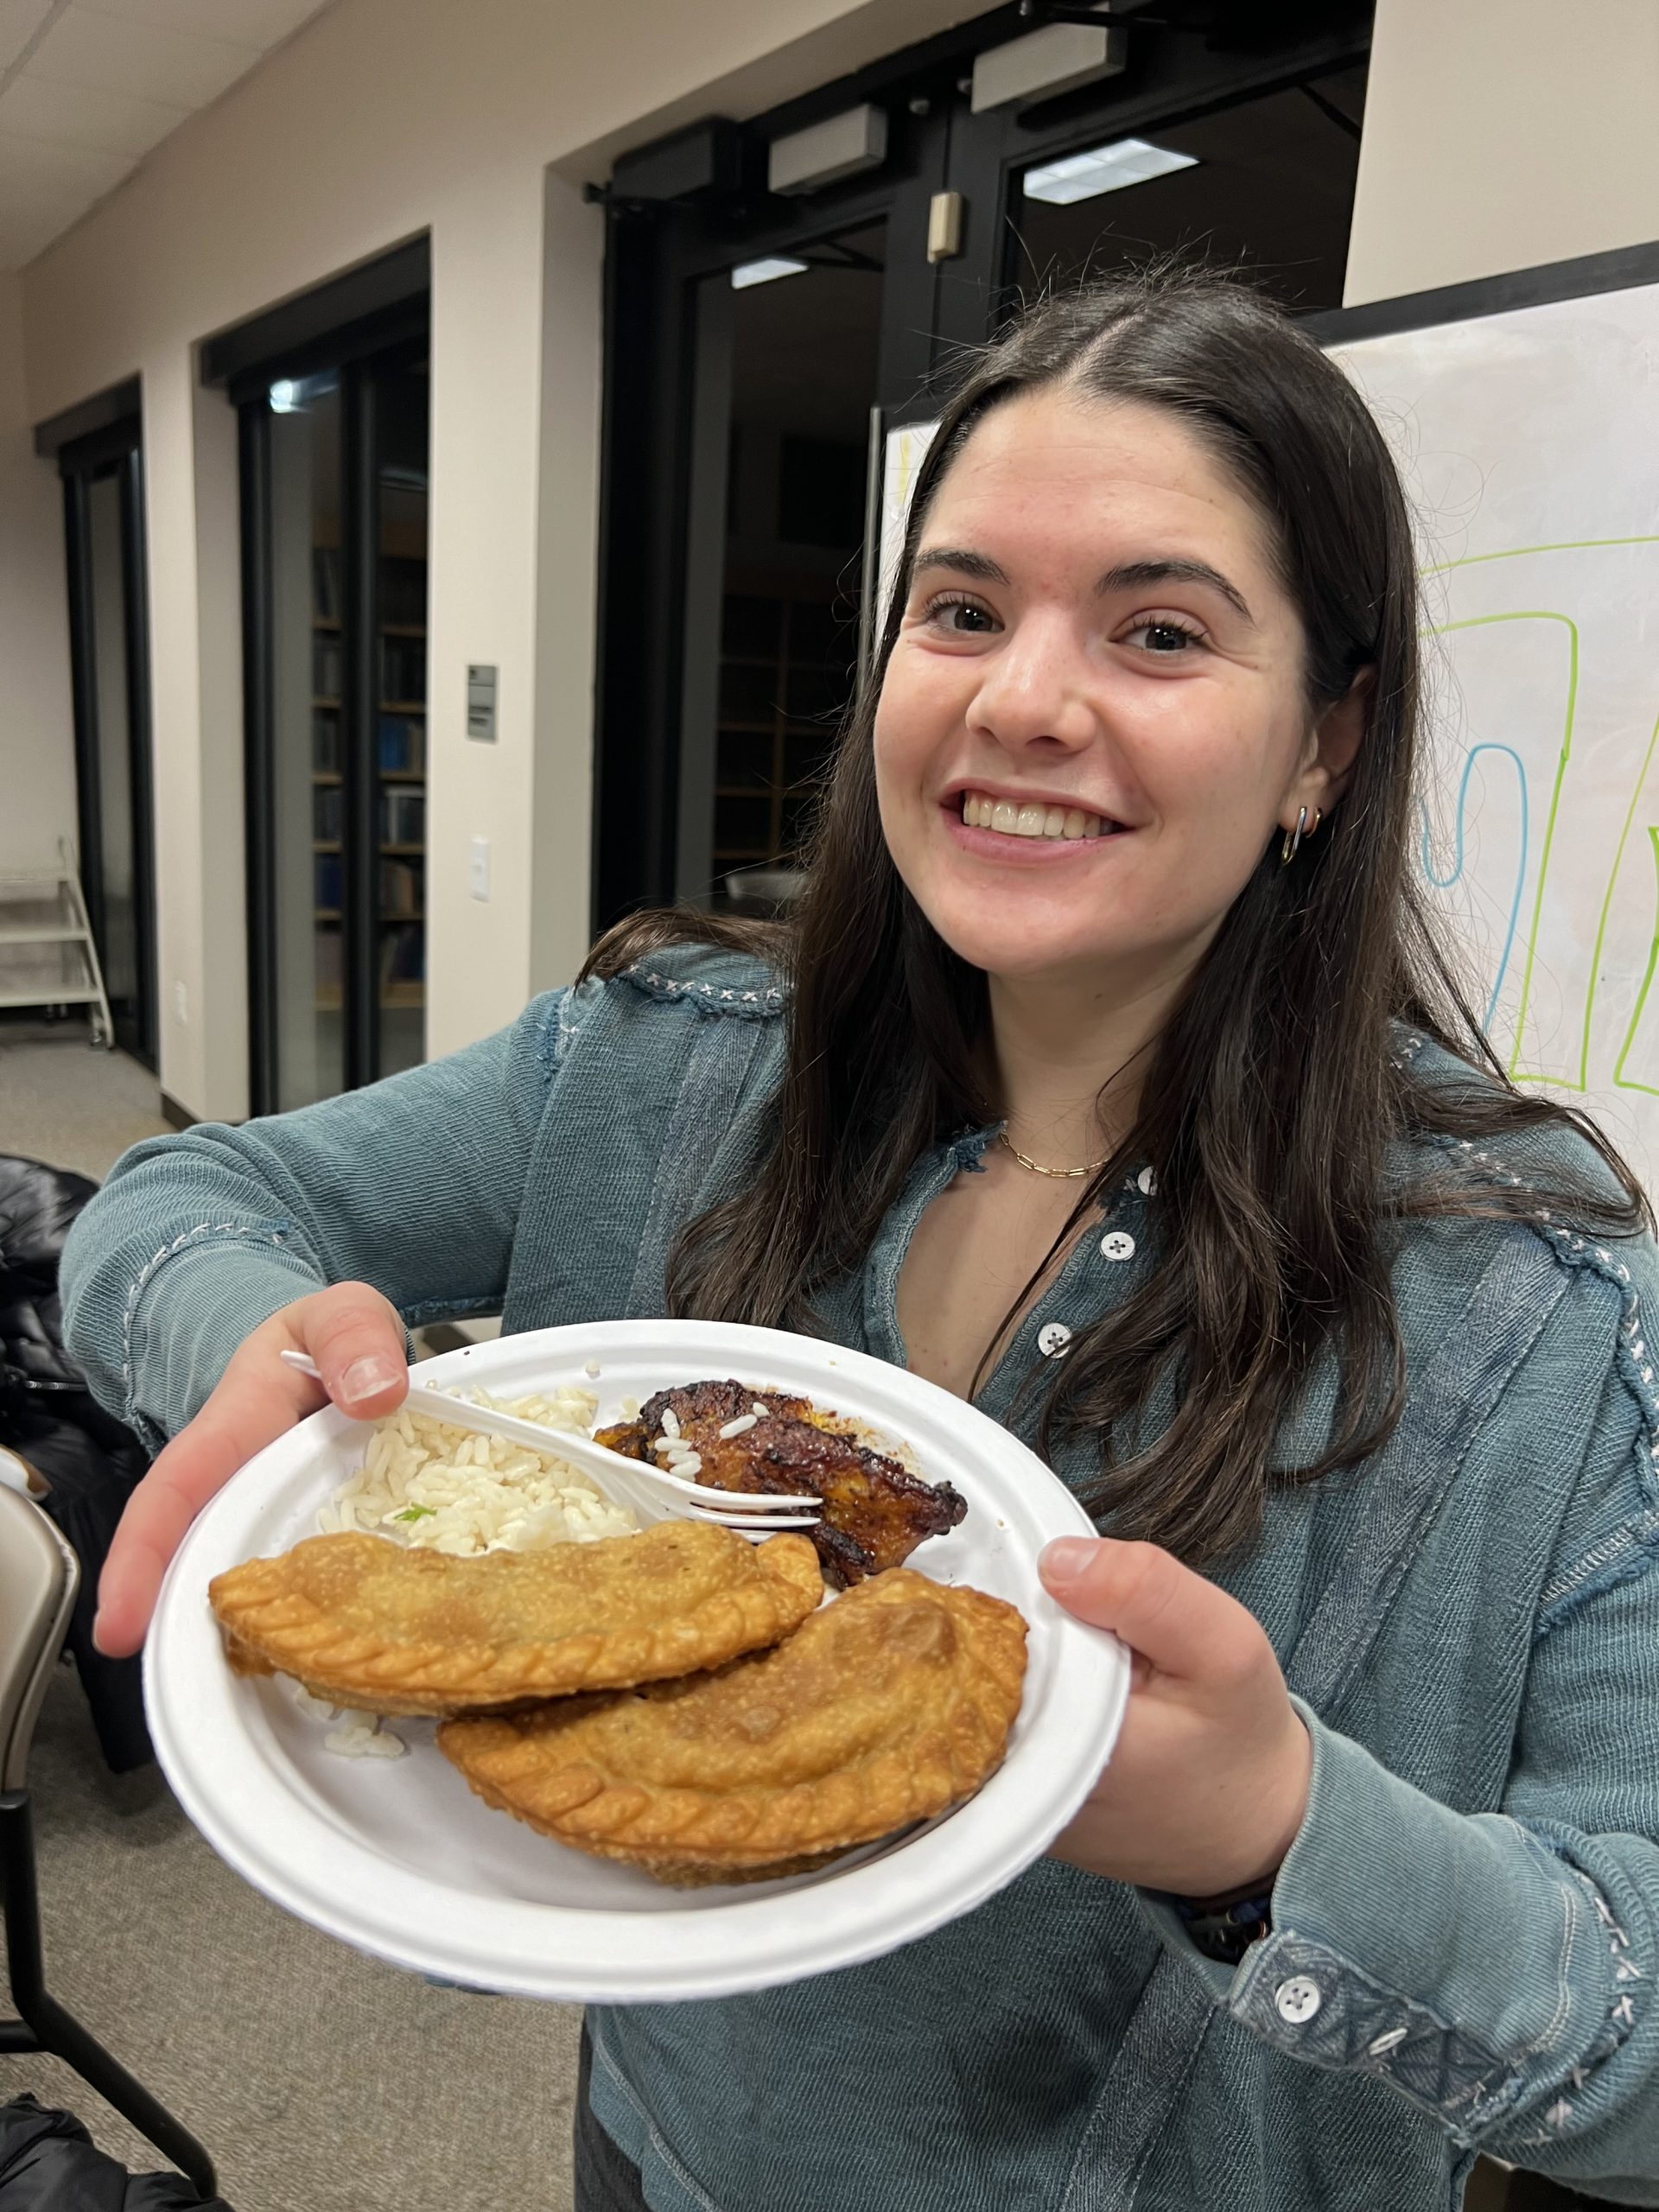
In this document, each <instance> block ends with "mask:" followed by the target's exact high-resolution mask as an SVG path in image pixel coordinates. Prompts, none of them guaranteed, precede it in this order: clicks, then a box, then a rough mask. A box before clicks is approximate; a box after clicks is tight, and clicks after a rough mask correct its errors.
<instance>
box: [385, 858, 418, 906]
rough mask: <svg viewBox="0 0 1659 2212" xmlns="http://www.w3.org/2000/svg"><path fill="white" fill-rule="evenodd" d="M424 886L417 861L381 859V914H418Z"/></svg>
mask: <svg viewBox="0 0 1659 2212" xmlns="http://www.w3.org/2000/svg"><path fill="white" fill-rule="evenodd" d="M424 888H425V884H424V880H423V873H422V868H421V863H420V862H419V861H400V860H383V861H381V863H380V911H381V912H382V913H383V914H385V915H392V914H418V913H419V912H420V911H421V896H422V893H423V890H424Z"/></svg>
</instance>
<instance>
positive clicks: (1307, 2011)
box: [1273, 1974, 1325, 2028]
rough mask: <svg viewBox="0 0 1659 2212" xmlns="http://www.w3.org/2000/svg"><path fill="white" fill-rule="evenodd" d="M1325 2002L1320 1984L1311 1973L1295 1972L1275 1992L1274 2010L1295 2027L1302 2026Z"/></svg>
mask: <svg viewBox="0 0 1659 2212" xmlns="http://www.w3.org/2000/svg"><path fill="white" fill-rule="evenodd" d="M1324 2002H1325V1999H1324V1997H1323V1996H1322V1995H1321V1993H1320V1991H1319V1983H1318V1982H1317V1981H1315V1980H1313V1976H1312V1975H1311V1974H1292V1976H1291V1977H1290V1980H1288V1981H1281V1983H1280V1985H1279V1986H1278V1988H1277V1989H1275V1990H1274V1993H1273V2003H1274V2011H1275V2012H1277V2013H1278V2015H1279V2017H1280V2018H1281V2020H1288V2021H1289V2022H1290V2024H1291V2025H1292V2027H1293V2028H1300V2026H1301V2024H1302V2023H1303V2021H1304V2020H1311V2019H1312V2018H1313V2015H1314V2014H1315V2013H1316V2012H1318V2011H1319V2007H1320V2005H1323V2004H1324Z"/></svg>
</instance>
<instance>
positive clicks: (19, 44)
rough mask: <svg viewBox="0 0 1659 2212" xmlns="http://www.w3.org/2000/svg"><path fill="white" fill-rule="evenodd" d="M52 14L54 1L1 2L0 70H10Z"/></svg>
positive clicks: (17, 0) (11, 0)
mask: <svg viewBox="0 0 1659 2212" xmlns="http://www.w3.org/2000/svg"><path fill="white" fill-rule="evenodd" d="M51 12H52V0H0V69H10V67H11V65H12V63H13V62H14V61H15V60H16V59H17V57H18V55H19V54H21V53H22V50H23V48H25V47H26V46H27V45H28V44H29V41H30V39H32V38H33V37H34V35H35V32H36V31H37V30H39V29H40V27H41V24H42V23H43V22H45V21H46V19H47V17H48V16H49V15H50V14H51Z"/></svg>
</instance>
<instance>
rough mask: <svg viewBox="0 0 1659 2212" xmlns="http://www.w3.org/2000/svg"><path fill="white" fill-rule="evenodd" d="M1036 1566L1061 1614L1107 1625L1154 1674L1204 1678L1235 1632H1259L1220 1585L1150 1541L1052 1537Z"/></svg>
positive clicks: (1226, 1653) (1224, 1655)
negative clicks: (1065, 1613) (1195, 1571)
mask: <svg viewBox="0 0 1659 2212" xmlns="http://www.w3.org/2000/svg"><path fill="white" fill-rule="evenodd" d="M1037 1565H1038V1571H1039V1573H1040V1574H1041V1576H1042V1578H1043V1584H1044V1586H1045V1588H1046V1590H1047V1591H1048V1593H1049V1595H1050V1596H1051V1597H1052V1598H1053V1599H1056V1600H1057V1601H1058V1603H1059V1604H1060V1605H1064V1606H1065V1609H1066V1611H1067V1612H1069V1613H1075V1614H1076V1615H1077V1618H1078V1619H1079V1620H1083V1621H1087V1622H1089V1624H1090V1626H1091V1627H1094V1628H1106V1629H1110V1630H1112V1631H1113V1632H1114V1634H1116V1635H1117V1636H1120V1637H1122V1639H1123V1641H1124V1643H1127V1644H1128V1647H1129V1649H1131V1650H1132V1651H1134V1652H1136V1653H1138V1654H1139V1656H1141V1658H1143V1659H1145V1660H1147V1661H1148V1662H1150V1663H1151V1665H1153V1666H1154V1667H1155V1668H1156V1669H1158V1671H1159V1673H1160V1674H1164V1675H1177V1676H1185V1677H1188V1678H1189V1679H1191V1678H1195V1677H1197V1676H1199V1675H1212V1674H1214V1673H1215V1672H1216V1671H1217V1666H1218V1665H1219V1666H1225V1665H1226V1663H1227V1662H1228V1659H1229V1658H1230V1656H1232V1654H1233V1646H1234V1645H1235V1644H1236V1643H1238V1642H1239V1637H1240V1630H1241V1629H1243V1630H1244V1631H1245V1633H1246V1634H1249V1636H1250V1637H1251V1641H1252V1642H1253V1641H1254V1639H1255V1636H1258V1635H1259V1633H1260V1631H1259V1630H1257V1629H1256V1627H1255V1621H1254V1620H1253V1619H1252V1618H1251V1616H1250V1615H1249V1613H1248V1612H1246V1611H1245V1610H1244V1608H1243V1606H1242V1605H1238V1604H1237V1603H1236V1601H1235V1600H1234V1599H1231V1598H1230V1597H1229V1596H1228V1595H1227V1592H1225V1591H1224V1590H1218V1589H1217V1587H1216V1586H1215V1584H1214V1583H1213V1582H1206V1581H1205V1579H1204V1577H1203V1576H1202V1575H1201V1574H1195V1573H1193V1572H1192V1568H1191V1567H1183V1566H1182V1565H1181V1563H1180V1561H1179V1560H1178V1559H1176V1558H1175V1557H1173V1554H1171V1553H1169V1552H1166V1551H1163V1550H1160V1548H1159V1547H1158V1546H1157V1545H1156V1544H1128V1543H1118V1542H1116V1541H1114V1540H1113V1539H1112V1538H1110V1537H1107V1536H1059V1537H1057V1538H1056V1539H1055V1540H1054V1541H1053V1542H1052V1543H1050V1544H1047V1545H1045V1547H1044V1548H1043V1551H1042V1554H1041V1555H1040V1557H1039V1560H1038V1562H1037Z"/></svg>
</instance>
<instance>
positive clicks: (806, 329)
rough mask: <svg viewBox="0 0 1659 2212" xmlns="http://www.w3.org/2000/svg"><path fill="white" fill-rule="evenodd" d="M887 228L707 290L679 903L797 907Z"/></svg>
mask: <svg viewBox="0 0 1659 2212" xmlns="http://www.w3.org/2000/svg"><path fill="white" fill-rule="evenodd" d="M886 230H887V226H886V225H885V224H884V223H871V224H867V225H864V226H861V227H859V228H856V229H854V230H850V231H842V232H831V233H830V234H829V236H827V237H826V238H822V239H818V240H817V241H815V242H814V243H813V244H812V245H810V246H809V247H807V248H805V249H804V251H801V252H799V253H795V254H791V255H787V256H771V257H759V258H751V259H750V260H749V261H747V262H746V263H741V264H738V265H736V266H735V267H734V268H733V269H731V270H729V271H728V270H720V271H718V272H717V273H716V274H715V275H713V276H710V277H704V278H703V279H702V281H701V283H700V284H699V285H698V287H697V309H696V312H697V319H698V329H697V341H696V346H697V367H696V379H697V383H696V397H695V399H694V402H693V404H694V407H695V409H696V413H697V416H698V418H699V421H700V423H702V425H703V435H702V437H701V438H700V441H699V443H698V448H697V453H696V461H695V463H694V476H693V486H692V495H691V514H690V522H689V525H688V528H689V532H690V537H691V539H692V541H693V546H692V553H691V557H690V562H689V563H688V576H687V608H686V650H685V663H684V678H683V721H682V738H681V751H680V820H679V834H678V841H677V865H676V873H677V884H676V889H677V894H678V896H679V897H680V898H681V899H685V900H688V901H690V902H691V903H692V904H695V905H709V906H715V907H724V906H737V907H750V908H753V907H757V906H758V907H762V908H772V907H774V906H779V905H781V904H784V903H786V902H787V900H788V899H789V898H790V897H791V896H792V895H793V893H794V892H795V891H796V889H797V887H798V883H799V880H800V877H799V873H798V868H797V866H796V861H797V856H798V852H799V849H800V847H801V844H802V842H803V839H804V832H805V829H806V827H807V824H808V823H809V820H810V810H811V806H812V801H813V798H814V795H815V793H816V791H817V785H818V781H819V779H820V777H821V776H822V773H823V769H824V767H825V766H826V765H827V762H828V760H829V753H830V750H831V747H832V746H833V744H834V740H835V733H836V725H837V722H838V721H839V718H840V713H841V709H842V706H843V704H844V702H845V701H846V699H847V696H848V695H849V691H850V689H851V686H852V683H853V680H854V676H855V670H856V666H857V658H858V644H859V632H860V616H861V607H862V598H863V587H864V579H863V576H862V573H861V554H862V546H863V538H864V513H865V507H866V504H867V500H868V484H869V474H870V466H871V456H872V453H873V450H874V442H875V440H876V439H877V437H878V436H879V427H877V426H873V417H874V418H876V425H879V411H880V410H878V409H877V407H876V389H877V386H876V378H877V358H878V353H879V349H880V311H881V281H882V277H883V274H884V270H885V250H886V243H887V237H886Z"/></svg>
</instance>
